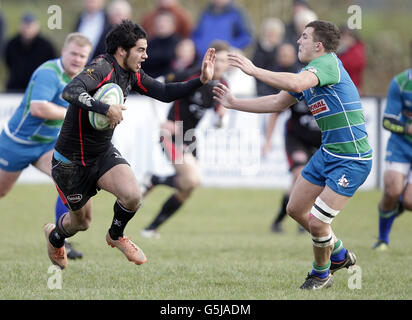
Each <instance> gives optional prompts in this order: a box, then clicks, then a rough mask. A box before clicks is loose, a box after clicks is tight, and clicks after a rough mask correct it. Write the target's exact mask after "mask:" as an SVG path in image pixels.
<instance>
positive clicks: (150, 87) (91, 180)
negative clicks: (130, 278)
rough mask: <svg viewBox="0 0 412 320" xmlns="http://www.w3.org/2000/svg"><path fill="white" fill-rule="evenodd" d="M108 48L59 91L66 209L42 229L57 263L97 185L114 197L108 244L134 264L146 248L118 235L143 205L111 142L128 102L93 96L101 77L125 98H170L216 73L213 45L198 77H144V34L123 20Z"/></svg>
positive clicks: (58, 176)
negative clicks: (101, 122)
mask: <svg viewBox="0 0 412 320" xmlns="http://www.w3.org/2000/svg"><path fill="white" fill-rule="evenodd" d="M106 46H107V53H106V54H104V55H101V56H98V57H96V58H95V59H94V60H92V61H91V63H90V64H89V65H87V66H86V67H85V69H84V70H83V72H81V73H80V74H79V75H78V76H77V77H76V78H74V79H73V81H72V82H70V83H69V84H68V85H67V86H66V88H65V90H64V91H63V98H64V99H66V100H67V101H68V102H69V103H70V106H69V108H68V110H67V114H66V118H65V120H64V123H63V126H62V129H61V132H60V135H59V137H58V140H57V143H56V146H55V152H54V155H53V159H52V167H53V168H52V177H53V180H54V182H55V184H56V188H57V190H58V192H59V194H60V196H61V198H62V200H63V202H64V204H65V205H66V206H67V208H68V209H69V212H68V213H67V214H65V215H62V216H61V217H60V219H59V220H58V221H57V223H56V225H54V224H52V223H49V224H46V225H45V227H44V232H45V235H46V240H47V249H48V255H49V258H50V260H51V261H52V263H53V264H55V265H57V266H59V267H60V268H62V269H63V268H65V267H66V266H67V256H66V251H65V248H64V239H65V238H69V237H71V236H73V235H74V234H76V233H77V232H78V231H85V230H87V229H88V228H89V225H90V222H91V219H92V202H91V197H93V196H94V195H95V194H96V193H97V191H98V190H100V189H103V190H106V191H108V192H110V193H112V194H113V195H114V196H115V197H116V198H117V199H116V201H115V204H114V208H113V210H114V217H113V221H112V224H111V226H110V228H109V230H108V232H107V234H106V241H107V243H108V244H109V245H110V246H112V247H117V248H118V249H119V250H120V251H121V252H122V253H123V254H124V255H125V256H126V258H127V259H128V260H130V261H132V262H134V263H136V264H142V263H145V262H146V256H145V254H144V253H143V251H142V250H141V249H140V248H139V247H138V246H137V245H135V244H134V243H133V242H132V241H130V239H129V238H127V237H126V236H124V235H123V231H124V228H125V227H126V224H127V223H128V221H129V220H130V219H131V218H132V217H133V216H134V214H135V213H136V211H137V210H138V208H139V206H140V194H141V192H140V190H139V185H138V183H137V180H136V178H135V176H134V174H133V171H132V169H131V168H130V166H129V164H128V163H127V161H126V160H125V159H124V158H123V157H122V156H121V154H120V152H119V151H118V150H116V148H115V147H114V146H113V144H112V143H111V138H112V135H113V131H114V128H115V127H116V126H117V125H118V124H119V123H120V122H121V121H122V119H123V118H122V110H125V107H124V106H123V105H121V104H118V105H107V104H105V103H102V102H101V101H97V100H95V99H93V95H94V93H95V92H96V91H97V89H98V88H99V87H101V86H102V85H103V84H106V83H116V84H118V85H119V86H120V87H121V88H122V90H123V94H124V97H127V95H128V94H129V92H130V90H134V91H136V92H138V93H140V94H142V95H146V96H149V97H152V98H154V99H157V100H161V101H163V102H171V101H174V100H176V99H180V98H182V97H184V96H186V95H188V94H190V93H191V92H193V91H194V90H196V89H198V88H200V87H201V86H202V85H203V84H205V83H207V82H208V81H209V80H211V79H212V77H213V70H214V61H215V51H214V49H212V48H211V49H209V50H208V51H207V52H206V54H205V56H204V58H203V61H202V67H201V72H200V75H199V77H196V78H194V79H191V80H188V81H185V82H179V83H177V82H176V83H168V84H164V83H161V82H159V81H156V80H154V79H153V78H151V77H149V76H147V75H146V74H145V73H144V71H143V70H142V69H141V63H142V62H144V61H145V60H146V59H147V58H148V55H147V53H146V49H147V40H146V33H145V31H144V30H143V29H142V28H141V27H140V26H139V25H138V24H135V23H133V22H131V21H128V20H124V21H123V22H122V23H121V24H119V25H116V26H115V27H114V28H113V29H112V30H111V31H110V33H109V34H108V35H107V38H106ZM88 111H94V112H98V113H101V114H104V115H106V117H107V119H108V121H109V122H110V129H109V130H106V131H98V130H95V129H94V128H93V127H92V126H91V124H90V122H89V120H88Z"/></svg>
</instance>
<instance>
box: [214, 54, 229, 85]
mask: <svg viewBox="0 0 412 320" xmlns="http://www.w3.org/2000/svg"><path fill="white" fill-rule="evenodd" d="M228 68H229V60H228V57H227V51H219V52H217V53H216V59H215V70H214V73H213V80H218V79H220V78H221V77H222V75H223V73H225V72H226V70H227V69H228Z"/></svg>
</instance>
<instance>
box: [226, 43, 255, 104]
mask: <svg viewBox="0 0 412 320" xmlns="http://www.w3.org/2000/svg"><path fill="white" fill-rule="evenodd" d="M230 52H236V53H239V54H242V51H241V50H240V49H236V48H233V47H232V48H231V49H230ZM225 79H226V80H227V82H228V84H229V86H230V90H231V91H232V92H233V94H236V95H238V96H242V97H253V96H256V80H255V78H254V77H251V76H249V75H247V74H246V73H244V72H242V70H240V69H239V68H235V67H230V66H229V68H228V70H227V71H226V73H225Z"/></svg>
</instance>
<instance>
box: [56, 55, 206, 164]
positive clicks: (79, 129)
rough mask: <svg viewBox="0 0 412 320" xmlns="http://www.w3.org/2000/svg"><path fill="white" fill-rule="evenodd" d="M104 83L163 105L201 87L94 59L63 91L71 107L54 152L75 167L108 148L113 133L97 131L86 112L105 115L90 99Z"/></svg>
mask: <svg viewBox="0 0 412 320" xmlns="http://www.w3.org/2000/svg"><path fill="white" fill-rule="evenodd" d="M106 83H116V84H117V85H119V86H120V87H121V88H122V90H123V95H124V97H125V99H126V97H127V96H128V94H129V92H130V91H131V90H134V91H136V92H138V93H140V94H142V95H146V96H149V97H152V98H154V99H157V100H160V101H163V102H171V101H174V100H176V99H179V98H182V97H184V96H186V95H188V94H190V93H191V92H192V91H193V90H195V89H197V88H199V87H201V86H202V83H201V81H200V79H199V78H195V79H192V80H190V81H185V82H173V83H168V84H165V83H162V82H159V81H157V80H155V79H153V78H151V77H150V76H148V75H146V74H145V73H144V71H143V70H141V69H140V70H139V71H138V72H136V73H134V72H132V71H128V70H124V69H123V68H121V67H120V66H119V64H118V63H117V61H116V59H115V58H114V57H113V56H111V55H109V54H104V55H101V56H98V57H96V58H95V59H93V60H92V61H91V62H90V64H88V65H87V66H86V67H85V68H84V70H83V71H82V72H81V73H80V74H79V75H78V76H77V77H75V78H74V79H73V80H72V81H71V82H70V83H69V84H68V85H67V86H66V88H65V89H64V91H63V98H64V99H65V100H67V101H68V102H69V103H70V105H69V107H68V110H67V114H66V117H65V119H64V122H63V126H62V129H61V131H60V134H59V137H58V139H57V142H56V145H55V149H56V150H57V151H58V152H59V153H61V154H62V155H63V156H65V157H66V158H67V159H69V160H71V161H72V162H74V163H76V164H79V165H83V166H88V165H91V164H93V163H94V162H95V161H96V159H97V158H98V157H99V156H100V155H102V154H103V153H104V152H105V151H106V150H107V149H108V148H109V147H110V146H111V139H112V136H113V132H114V130H113V129H109V130H104V131H100V130H96V129H94V128H93V127H92V126H91V124H90V122H89V119H88V111H95V112H99V113H101V114H106V113H107V110H108V109H109V106H108V105H107V104H104V103H102V102H99V101H97V100H95V99H93V95H94V93H95V92H96V91H97V90H98V89H99V88H100V87H101V86H102V85H104V84H106Z"/></svg>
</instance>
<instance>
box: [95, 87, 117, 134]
mask: <svg viewBox="0 0 412 320" xmlns="http://www.w3.org/2000/svg"><path fill="white" fill-rule="evenodd" d="M93 98H94V99H96V100H99V101H101V102H103V103H107V104H109V105H112V104H123V91H122V88H120V87H119V86H118V85H117V84H115V83H107V84H105V85H103V86H101V87H100V88H99V90H97V91H96V93H95V94H94V96H93ZM89 121H90V124H91V125H92V127H93V128H95V129H96V130H108V129H110V123H109V121H108V120H107V118H106V116H105V115H104V114H101V113H98V112H94V111H89Z"/></svg>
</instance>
